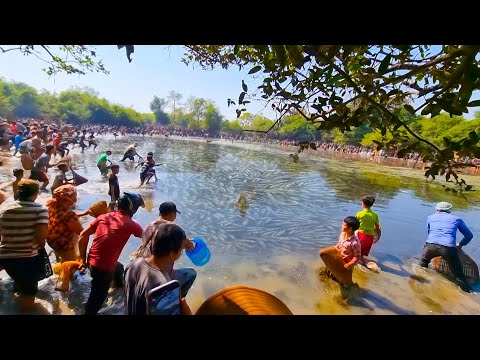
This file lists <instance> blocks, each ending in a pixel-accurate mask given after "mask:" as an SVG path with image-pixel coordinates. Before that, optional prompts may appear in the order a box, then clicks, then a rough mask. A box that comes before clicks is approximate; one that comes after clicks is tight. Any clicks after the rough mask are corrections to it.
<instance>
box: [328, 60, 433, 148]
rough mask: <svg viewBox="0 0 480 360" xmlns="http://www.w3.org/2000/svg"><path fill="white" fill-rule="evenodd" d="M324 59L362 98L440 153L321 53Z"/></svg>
mask: <svg viewBox="0 0 480 360" xmlns="http://www.w3.org/2000/svg"><path fill="white" fill-rule="evenodd" d="M321 56H322V57H323V58H324V60H326V61H328V62H329V63H330V64H331V65H332V66H333V68H334V69H335V70H337V72H338V73H339V74H341V75H342V76H343V77H344V79H345V80H347V81H348V82H349V83H350V85H351V86H352V87H353V88H354V89H355V90H356V91H357V92H358V93H359V94H362V97H363V98H364V99H366V100H367V101H368V102H369V103H371V104H372V105H375V106H376V107H378V108H379V109H380V110H382V111H383V112H385V113H386V114H389V115H390V116H391V117H392V119H394V120H395V121H397V122H398V123H399V124H401V125H402V126H403V127H404V128H405V130H407V132H408V133H409V134H410V135H412V136H413V137H414V138H415V139H417V140H419V141H422V142H424V143H425V144H427V145H429V146H431V147H433V148H434V149H435V150H436V151H437V152H438V153H441V150H440V149H439V148H438V147H437V146H436V145H434V144H432V143H431V142H430V141H428V140H426V139H424V138H422V137H420V136H418V135H417V134H415V133H414V132H413V131H412V130H411V129H410V128H409V127H408V126H407V125H406V124H405V123H404V122H403V121H402V120H400V119H399V118H398V117H397V116H395V115H394V114H393V113H392V112H391V111H390V110H388V109H387V108H386V107H385V106H383V105H381V104H379V103H377V102H376V101H375V100H373V99H372V98H371V97H370V96H368V94H366V93H364V92H363V91H362V90H361V89H360V88H359V87H358V85H357V84H356V83H355V82H354V81H353V80H352V78H351V77H350V76H349V75H348V74H347V73H346V72H345V71H343V69H342V68H340V66H338V65H336V64H335V63H334V62H333V61H331V60H330V59H328V58H327V57H326V56H324V55H323V54H322V55H321Z"/></svg>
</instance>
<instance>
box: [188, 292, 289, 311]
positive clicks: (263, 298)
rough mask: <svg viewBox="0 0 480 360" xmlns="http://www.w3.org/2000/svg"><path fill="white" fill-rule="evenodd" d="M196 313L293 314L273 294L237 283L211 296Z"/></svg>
mask: <svg viewBox="0 0 480 360" xmlns="http://www.w3.org/2000/svg"><path fill="white" fill-rule="evenodd" d="M195 315H293V313H292V312H291V311H290V309H289V308H288V307H287V305H285V304H284V303H283V302H282V301H281V300H280V299H278V298H277V297H275V296H273V295H272V294H269V293H268V292H266V291H263V290H259V289H255V288H252V287H248V286H241V285H237V286H230V287H228V288H226V289H224V290H221V291H219V292H217V293H215V294H213V295H212V296H210V297H209V298H208V299H207V300H205V302H204V303H203V304H202V305H201V306H200V308H199V309H198V310H197V312H196V314H195Z"/></svg>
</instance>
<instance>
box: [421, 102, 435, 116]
mask: <svg viewBox="0 0 480 360" xmlns="http://www.w3.org/2000/svg"><path fill="white" fill-rule="evenodd" d="M432 107H433V106H432V104H428V105H427V106H425V107H424V108H423V110H422V112H421V114H422V115H428V114H430V112H431V111H432Z"/></svg>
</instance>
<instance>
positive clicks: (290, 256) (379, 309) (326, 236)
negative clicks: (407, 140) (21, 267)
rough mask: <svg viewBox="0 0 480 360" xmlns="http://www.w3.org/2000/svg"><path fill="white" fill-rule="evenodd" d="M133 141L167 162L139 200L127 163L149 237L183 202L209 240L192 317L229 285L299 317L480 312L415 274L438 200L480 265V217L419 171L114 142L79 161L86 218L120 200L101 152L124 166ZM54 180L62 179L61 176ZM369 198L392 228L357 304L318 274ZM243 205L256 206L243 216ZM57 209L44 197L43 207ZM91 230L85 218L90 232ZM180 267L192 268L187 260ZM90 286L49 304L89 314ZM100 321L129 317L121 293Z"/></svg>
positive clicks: (187, 145) (240, 149)
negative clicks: (93, 208)
mask: <svg viewBox="0 0 480 360" xmlns="http://www.w3.org/2000/svg"><path fill="white" fill-rule="evenodd" d="M134 141H138V142H139V144H140V146H139V153H140V154H143V155H144V156H145V155H146V153H147V152H148V151H153V152H154V156H155V160H156V161H157V163H163V165H161V166H159V167H157V176H158V179H159V181H158V182H153V183H150V184H149V185H147V186H145V187H143V188H140V189H139V188H138V185H139V183H140V179H139V170H138V169H137V170H136V169H135V165H134V164H132V163H129V162H128V161H126V162H124V163H120V165H121V166H120V173H119V175H118V177H119V182H120V189H121V191H130V192H138V193H140V194H142V196H143V197H144V199H145V203H146V207H145V208H144V209H142V208H141V209H140V210H139V211H138V212H137V214H136V215H135V217H134V219H135V220H136V221H137V222H139V223H140V224H141V225H142V226H143V227H146V226H147V225H148V224H149V223H150V222H151V221H152V220H154V219H155V218H156V217H157V216H158V206H159V205H160V203H161V202H164V201H173V202H175V203H176V204H177V208H178V209H179V210H180V211H181V212H182V213H181V214H179V215H178V216H177V220H176V222H177V224H179V225H180V226H181V227H182V228H184V230H185V231H186V233H187V235H188V236H189V237H195V236H198V237H201V238H203V239H205V241H206V242H207V243H208V246H209V247H210V250H211V254H212V257H211V260H210V262H209V263H208V264H207V265H205V266H203V267H199V268H197V272H198V276H197V280H196V282H195V284H194V285H193V287H192V289H191V290H190V292H189V294H188V296H187V301H188V302H189V304H190V305H191V307H192V310H196V309H197V308H198V307H199V306H200V304H201V303H202V302H203V301H204V300H205V299H206V298H208V297H209V296H210V295H211V294H213V293H214V292H216V291H219V290H221V289H223V288H225V287H227V286H230V285H248V286H253V287H258V288H260V289H263V290H265V291H268V292H270V293H272V294H274V295H276V296H277V297H279V298H280V299H282V300H283V301H284V302H285V303H286V304H287V306H288V307H289V308H290V309H291V310H292V312H293V313H294V314H476V313H478V312H479V311H480V297H479V295H478V294H477V293H474V294H466V293H463V292H462V291H461V290H460V289H459V288H458V287H456V286H455V285H454V284H452V283H451V282H450V281H448V280H447V279H445V278H443V277H442V276H440V275H439V274H437V273H436V272H435V271H433V270H431V269H428V270H424V269H419V268H418V266H417V265H416V261H417V260H418V257H419V256H420V254H421V251H422V247H423V245H424V242H425V238H426V218H427V216H428V215H430V214H431V213H433V212H434V211H435V210H434V206H435V204H436V202H438V201H449V202H451V203H452V204H453V205H454V209H453V212H454V213H455V214H457V215H459V216H460V217H462V218H463V219H464V221H465V222H466V224H467V225H468V226H469V227H470V229H471V230H472V232H473V233H474V238H473V240H472V241H471V243H470V244H469V245H467V246H466V247H465V248H464V249H465V251H466V252H467V253H468V254H469V255H470V256H471V257H472V258H473V259H474V260H475V261H476V262H477V263H478V261H480V246H479V244H480V243H479V241H478V236H479V234H480V222H479V221H478V219H479V218H480V208H479V207H478V206H475V205H472V204H469V203H467V202H466V201H465V200H463V199H461V198H460V197H458V196H455V195H452V194H451V193H447V192H445V191H444V190H443V189H442V188H441V186H440V185H438V184H436V183H431V182H427V181H425V180H424V179H422V178H421V176H418V171H415V170H411V169H404V168H403V169H401V168H394V167H385V166H381V165H377V164H365V163H358V162H353V161H346V160H336V159H324V158H321V157H318V156H310V155H308V154H300V161H299V162H298V163H294V162H293V161H292V159H291V158H290V157H289V156H288V153H285V152H281V151H279V150H277V149H270V148H267V147H265V146H263V145H257V144H245V143H235V144H232V143H231V142H227V141H221V140H218V141H217V140H215V141H213V142H206V141H205V140H203V139H202V140H185V139H172V138H168V139H167V138H158V137H153V138H152V137H148V136H147V137H136V136H130V137H127V138H119V139H117V140H116V141H114V139H113V137H109V136H105V137H100V145H99V146H98V148H97V149H96V150H95V151H93V150H88V149H87V150H86V151H85V154H80V150H79V149H78V148H74V149H73V150H72V151H71V154H72V156H73V159H74V163H75V168H76V171H77V172H78V173H79V174H81V175H82V176H85V177H87V178H88V179H89V182H88V183H87V184H84V185H81V186H80V187H78V193H79V196H78V197H79V202H78V205H77V211H78V212H81V211H84V210H86V209H87V208H88V207H89V206H90V205H91V204H92V203H94V202H96V201H98V200H108V199H109V197H108V195H107V191H108V189H107V188H108V182H107V180H105V179H102V177H101V176H100V174H99V171H98V169H97V167H96V160H97V158H98V157H99V155H100V154H101V152H102V151H106V150H108V149H110V150H112V152H113V155H112V159H113V160H114V161H119V160H120V159H121V157H122V154H123V151H124V149H125V148H126V147H127V146H128V145H129V144H131V143H133V142H134ZM18 164H19V159H18V158H12V160H11V162H10V163H9V164H7V165H6V166H4V167H3V168H2V170H1V171H2V172H1V177H2V179H3V180H6V179H11V176H10V174H11V169H12V168H13V167H16V166H18ZM49 175H50V179H53V177H54V175H55V170H54V169H52V170H50V174H49ZM366 194H370V195H374V196H375V198H376V202H375V204H374V206H373V207H372V209H373V210H374V211H376V212H377V213H378V215H379V218H380V223H381V225H382V239H381V240H380V241H379V242H378V243H377V244H375V245H374V247H373V248H372V251H371V253H370V254H371V256H372V257H373V258H374V259H376V260H377V261H378V265H379V266H380V268H381V269H382V271H381V273H379V274H377V273H373V272H371V271H369V270H367V269H363V268H361V267H357V268H356V269H355V271H354V281H356V282H358V284H359V285H360V289H358V290H355V291H351V292H349V293H348V294H346V293H345V291H344V290H341V289H340V287H339V286H338V284H337V283H335V282H333V281H331V280H326V279H322V278H321V277H319V276H318V275H317V270H318V268H319V267H320V266H321V265H322V262H321V260H320V258H319V256H318V251H319V250H320V249H321V248H323V247H327V246H331V245H334V244H336V242H337V239H338V235H339V232H340V229H341V224H342V221H343V219H344V218H345V217H346V216H348V215H355V213H356V212H357V211H359V210H360V209H361V205H360V198H361V197H362V196H363V195H366ZM240 197H242V198H244V199H245V200H246V205H243V206H237V205H236V203H237V201H238V200H239V198H240ZM47 198H48V195H45V194H42V195H41V196H40V198H39V200H38V201H39V202H44V201H46V199H47ZM91 220H92V218H86V219H85V220H84V221H85V224H87V223H88V221H91ZM459 236H461V235H459ZM90 243H91V240H90ZM139 245H140V239H137V238H133V237H132V238H130V240H129V241H128V243H127V245H126V246H125V248H124V250H123V252H122V255H121V257H120V261H121V262H123V263H124V264H127V263H128V262H129V255H130V254H131V253H132V252H133V251H134V250H136V249H137V248H138V246H139ZM177 266H178V267H181V266H193V264H192V263H191V262H190V260H189V259H188V258H187V257H186V255H182V257H181V258H180V260H179V262H178V265H177ZM412 275H414V276H412ZM0 276H1V277H2V278H3V279H2V281H1V282H0V286H1V287H3V289H4V290H9V289H11V286H12V284H11V281H9V278H8V276H7V275H6V274H5V272H2V273H0ZM419 279H423V280H421V281H419ZM89 281H90V277H89V275H88V273H87V274H86V275H83V276H81V275H78V276H77V275H76V278H75V281H74V282H73V283H72V286H71V290H70V292H69V293H67V294H61V293H58V292H56V291H55V290H54V289H53V288H54V281H53V277H52V278H50V279H46V280H44V281H42V282H41V284H40V285H41V286H40V288H41V291H40V292H39V294H38V297H39V298H40V299H43V300H44V302H45V303H47V304H48V306H50V309H51V311H53V312H54V313H62V314H69V313H70V314H80V313H81V312H82V306H83V303H84V302H85V301H86V299H87V297H88V292H89ZM476 289H478V290H480V287H478V288H476ZM1 294H2V295H1V298H0V313H9V312H10V311H12V310H11V309H12V306H13V300H12V299H11V298H12V296H11V293H9V292H8V291H1ZM460 300H461V301H460ZM101 313H103V314H122V313H123V296H122V293H121V291H120V290H117V291H113V292H112V293H111V294H110V295H109V298H108V299H107V305H106V306H104V308H103V309H102V310H101Z"/></svg>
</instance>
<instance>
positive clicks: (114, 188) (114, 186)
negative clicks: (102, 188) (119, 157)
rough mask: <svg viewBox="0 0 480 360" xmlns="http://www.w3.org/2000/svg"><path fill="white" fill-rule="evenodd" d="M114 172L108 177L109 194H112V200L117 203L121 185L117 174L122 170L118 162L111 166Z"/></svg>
mask: <svg viewBox="0 0 480 360" xmlns="http://www.w3.org/2000/svg"><path fill="white" fill-rule="evenodd" d="M110 170H112V173H111V174H110V177H109V178H108V195H110V201H111V202H112V203H113V204H115V203H116V202H117V200H118V198H119V197H120V185H119V184H118V177H117V174H118V173H119V171H120V166H119V165H118V164H112V165H111V166H110Z"/></svg>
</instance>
